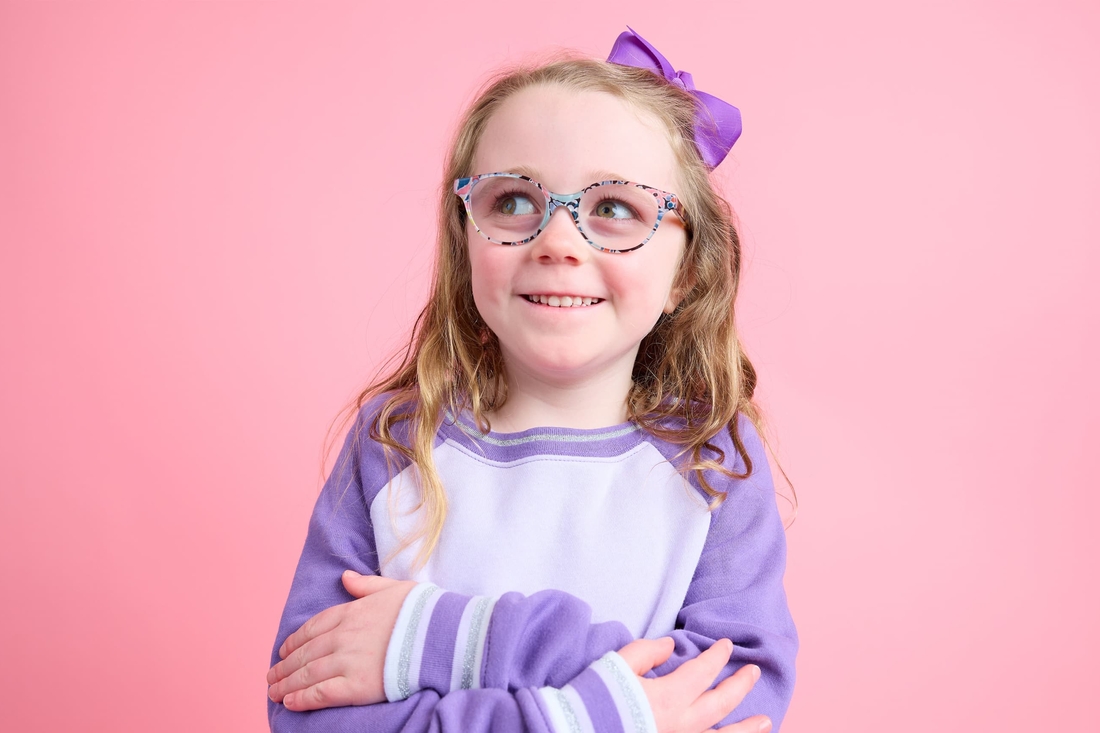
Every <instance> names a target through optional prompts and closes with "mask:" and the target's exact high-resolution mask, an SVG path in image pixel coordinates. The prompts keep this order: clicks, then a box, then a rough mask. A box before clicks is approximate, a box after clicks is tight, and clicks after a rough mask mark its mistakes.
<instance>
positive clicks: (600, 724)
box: [538, 652, 657, 733]
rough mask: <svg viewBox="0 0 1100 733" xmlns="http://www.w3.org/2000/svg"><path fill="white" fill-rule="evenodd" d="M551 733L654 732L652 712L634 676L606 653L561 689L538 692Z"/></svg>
mask: <svg viewBox="0 0 1100 733" xmlns="http://www.w3.org/2000/svg"><path fill="white" fill-rule="evenodd" d="M538 693H539V695H540V696H541V698H542V703H543V707H544V708H545V710H546V713H547V718H548V719H549V721H550V727H551V729H552V730H553V731H554V733H595V732H596V731H600V732H601V733H603V731H613V732H615V733H618V732H619V731H621V732H622V733H657V723H656V721H655V720H654V718H653V710H652V708H650V706H649V700H648V699H647V698H646V696H645V690H643V689H642V685H641V682H639V680H638V677H637V675H635V674H634V672H633V670H631V669H630V666H629V665H627V663H626V661H625V660H624V659H623V658H622V657H620V656H619V655H618V654H617V653H615V652H608V653H607V654H605V655H603V656H602V657H600V658H599V659H597V660H596V661H595V662H593V663H592V664H591V666H589V667H588V669H586V670H585V671H583V672H581V673H580V674H579V675H577V677H576V678H574V679H573V681H572V682H570V683H569V684H567V685H566V686H565V687H563V688H561V689H557V688H554V687H543V688H541V689H539V691H538Z"/></svg>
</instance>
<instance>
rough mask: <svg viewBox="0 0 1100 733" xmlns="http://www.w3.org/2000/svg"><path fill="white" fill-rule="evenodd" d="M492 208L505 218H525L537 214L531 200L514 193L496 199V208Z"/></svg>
mask: <svg viewBox="0 0 1100 733" xmlns="http://www.w3.org/2000/svg"><path fill="white" fill-rule="evenodd" d="M493 208H494V209H496V210H497V211H499V212H500V213H502V214H504V215H505V216H525V215H527V214H537V213H538V212H537V211H536V210H535V204H534V203H533V202H532V201H531V199H529V198H527V197H526V196H522V195H520V194H515V193H511V194H506V195H504V196H501V197H500V198H499V199H497V203H496V206H494V207H493Z"/></svg>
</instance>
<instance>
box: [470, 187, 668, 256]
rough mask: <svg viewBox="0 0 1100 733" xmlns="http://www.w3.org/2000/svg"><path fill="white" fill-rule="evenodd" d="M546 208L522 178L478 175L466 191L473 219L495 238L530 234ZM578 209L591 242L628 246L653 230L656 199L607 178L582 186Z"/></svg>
mask: <svg viewBox="0 0 1100 733" xmlns="http://www.w3.org/2000/svg"><path fill="white" fill-rule="evenodd" d="M545 210H546V196H545V194H543V192H542V190H541V189H539V187H538V186H536V185H535V184H534V183H532V182H531V181H526V180H523V179H522V178H510V177H507V176H493V177H489V178H482V179H481V180H479V181H478V182H477V183H475V184H474V187H473V189H472V190H471V192H470V214H471V216H472V217H473V220H474V224H475V225H476V226H477V228H478V229H480V230H481V232H482V233H483V234H485V235H486V236H487V237H489V238H490V239H493V240H496V241H498V242H518V241H522V240H524V239H527V238H528V237H530V236H531V235H533V234H534V233H535V232H537V231H538V230H539V227H540V226H542V220H543V216H544V213H545ZM577 213H578V215H579V217H580V225H581V229H583V230H584V233H585V234H586V235H587V236H588V238H589V239H591V240H592V241H593V242H594V243H595V244H597V245H599V246H600V247H603V248H605V249H615V250H619V249H630V248H632V247H636V246H638V245H639V244H640V243H642V242H643V241H645V239H646V238H647V237H649V235H650V233H651V232H652V231H653V228H654V227H655V226H656V224H657V214H658V203H657V199H656V198H655V197H654V196H653V194H651V193H649V192H648V191H646V190H645V189H643V188H639V187H637V186H633V185H622V184H617V183H609V184H604V185H601V186H595V187H593V188H590V189H589V190H587V191H585V193H584V195H583V196H581V199H580V202H579V205H578V207H577Z"/></svg>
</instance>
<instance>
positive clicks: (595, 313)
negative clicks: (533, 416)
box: [466, 86, 686, 386]
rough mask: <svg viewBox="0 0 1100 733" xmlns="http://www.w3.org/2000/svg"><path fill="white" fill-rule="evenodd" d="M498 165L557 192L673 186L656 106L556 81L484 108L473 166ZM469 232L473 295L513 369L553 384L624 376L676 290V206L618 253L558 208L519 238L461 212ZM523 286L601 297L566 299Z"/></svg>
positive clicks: (672, 165)
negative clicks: (595, 242) (587, 235)
mask: <svg viewBox="0 0 1100 733" xmlns="http://www.w3.org/2000/svg"><path fill="white" fill-rule="evenodd" d="M496 172H510V173H522V174H524V175H527V176H530V177H531V178H533V179H535V180H536V181H539V182H540V183H542V184H543V186H545V187H546V188H547V189H548V190H550V191H553V192H555V193H572V192H574V191H579V190H581V189H582V188H584V187H585V186H587V185H588V184H590V183H593V182H596V181H603V180H609V179H616V180H625V181H633V182H635V183H643V184H646V185H648V186H653V187H655V188H658V189H661V190H663V191H669V192H673V193H677V194H681V193H682V191H681V190H680V187H679V177H678V176H677V166H676V159H675V155H674V154H673V151H672V147H671V146H670V144H669V141H668V138H667V135H666V132H665V131H664V129H663V125H662V123H661V122H660V121H659V120H658V119H657V118H656V117H654V116H652V115H650V114H648V113H645V112H641V111H638V110H635V109H633V108H632V107H629V106H628V105H627V104H626V103H624V102H623V101H621V100H619V99H618V98H616V97H614V96H612V95H610V94H607V93H604V92H591V91H583V92H576V91H571V90H568V89H565V88H562V87H558V86H537V87H530V88H528V89H525V90H523V91H521V92H517V93H516V94H514V95H513V96H511V97H510V98H508V99H507V100H506V101H505V102H504V103H503V104H502V105H501V106H500V108H499V109H498V110H497V112H496V113H495V114H494V115H493V116H492V117H491V118H490V119H489V121H488V124H487V125H486V128H485V132H484V134H483V136H482V138H481V140H480V142H479V144H478V147H477V152H476V155H475V157H474V170H473V171H472V173H474V174H481V173H496ZM563 208H564V207H563ZM466 235H467V240H468V246H469V251H470V263H471V267H472V273H471V274H472V280H473V295H474V302H475V303H476V304H477V309H478V312H479V313H480V314H481V317H482V319H483V320H484V321H485V323H486V324H488V326H489V328H491V329H492V330H493V332H494V333H495V334H496V335H497V337H498V338H499V339H500V344H501V350H502V352H503V355H504V359H505V363H506V364H507V366H508V370H509V373H510V374H512V375H513V377H519V376H521V375H524V376H527V377H533V378H536V379H538V380H539V381H541V382H544V383H547V384H553V385H557V386H569V385H578V384H580V383H582V382H587V381H590V380H602V379H604V378H610V379H612V380H615V381H616V382H622V380H624V379H625V380H627V381H628V380H629V378H630V374H631V371H632V369H633V366H634V358H635V356H636V354H637V351H638V345H639V344H640V343H641V340H642V338H643V337H644V336H645V335H646V334H647V333H649V331H650V330H651V329H652V328H653V325H654V324H655V323H656V321H657V318H658V317H659V316H660V315H661V313H662V312H666V313H670V312H672V310H673V309H674V308H675V307H676V304H677V302H678V300H679V294H678V293H676V292H673V289H672V284H673V279H674V277H675V274H676V268H677V263H678V262H679V259H680V256H681V254H682V252H683V249H684V245H685V242H686V235H685V232H684V228H683V223H682V221H681V220H680V218H679V217H677V216H675V215H673V214H669V215H666V216H665V217H664V219H663V220H662V221H661V224H660V226H659V227H658V229H657V232H656V233H655V234H654V235H653V237H652V239H650V240H649V241H648V242H647V243H646V244H645V246H643V247H642V248H641V249H637V250H634V251H633V252H625V253H622V254H611V253H607V252H601V251H599V250H597V249H595V248H593V247H592V246H591V245H589V244H588V243H587V242H586V241H585V239H584V237H582V236H581V233H580V232H579V231H577V228H576V227H575V226H574V224H573V220H572V219H571V218H570V215H569V212H568V211H564V210H562V209H559V210H557V211H555V212H554V214H553V216H551V218H550V221H549V222H548V223H547V225H546V228H545V229H544V230H543V231H542V233H541V234H539V235H538V236H537V237H536V238H535V239H534V241H532V242H529V243H527V244H523V245H518V246H505V245H500V244H494V243H492V242H490V241H488V240H487V239H485V238H483V237H482V236H481V235H480V234H478V232H477V230H476V229H474V227H473V225H472V224H470V223H469V222H467V226H466ZM531 296H548V297H549V296H557V298H558V299H559V300H560V299H561V298H562V296H568V297H570V298H578V297H579V298H598V299H599V301H598V302H596V303H594V304H593V305H588V306H581V307H568V308H567V307H554V306H552V305H543V304H541V303H535V302H532V301H531V299H530V298H531Z"/></svg>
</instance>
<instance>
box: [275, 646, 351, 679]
mask: <svg viewBox="0 0 1100 733" xmlns="http://www.w3.org/2000/svg"><path fill="white" fill-rule="evenodd" d="M335 646H336V642H335V640H334V639H333V638H331V635H330V634H324V635H322V636H319V637H317V638H316V639H310V640H309V641H307V642H306V643H305V644H302V645H301V646H300V647H298V648H297V649H295V650H294V651H293V652H291V653H290V654H289V655H288V656H287V658H286V659H284V660H283V661H281V662H279V663H278V664H276V665H275V666H274V667H272V668H271V669H269V670H268V671H267V684H269V685H273V684H275V683H276V682H278V681H279V680H281V679H283V678H284V677H289V676H290V675H292V674H294V672H296V671H298V670H299V669H301V668H302V667H304V666H306V665H307V664H309V663H310V662H312V661H313V660H314V659H320V658H321V657H325V656H328V655H329V654H332V652H333V651H335Z"/></svg>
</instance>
